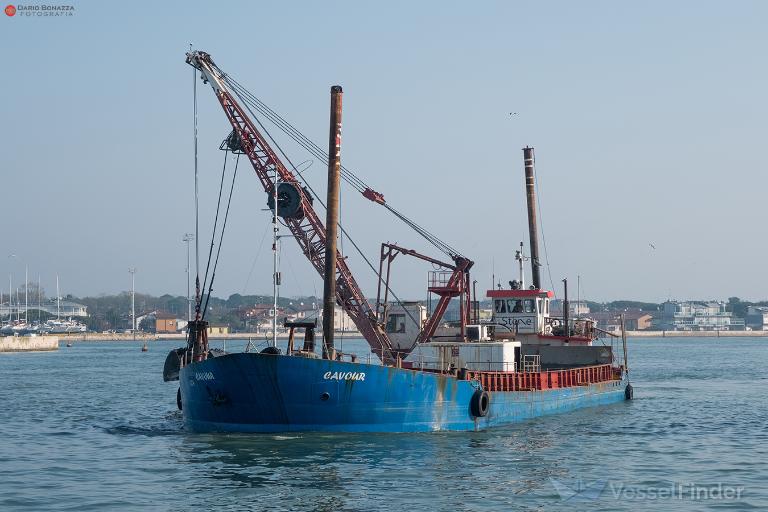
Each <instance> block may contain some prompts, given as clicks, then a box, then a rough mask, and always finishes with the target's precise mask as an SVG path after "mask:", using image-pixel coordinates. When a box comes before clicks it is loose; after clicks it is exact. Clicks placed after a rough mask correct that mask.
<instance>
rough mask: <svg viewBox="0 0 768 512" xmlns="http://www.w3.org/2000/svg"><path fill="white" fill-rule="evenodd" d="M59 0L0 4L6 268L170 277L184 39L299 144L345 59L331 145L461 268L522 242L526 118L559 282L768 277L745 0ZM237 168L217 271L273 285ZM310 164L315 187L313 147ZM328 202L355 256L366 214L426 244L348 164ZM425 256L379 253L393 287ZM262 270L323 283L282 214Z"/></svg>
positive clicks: (159, 285) (168, 282) (122, 279)
mask: <svg viewBox="0 0 768 512" xmlns="http://www.w3.org/2000/svg"><path fill="white" fill-rule="evenodd" d="M25 5H26V4H25ZM73 5H74V6H75V14H74V16H72V17H64V18H41V17H24V16H21V15H19V14H17V15H16V16H14V17H12V18H10V17H7V16H5V15H2V19H0V42H2V49H3V77H2V80H0V88H1V89H0V90H1V91H2V94H0V97H2V98H3V99H2V101H0V144H2V147H1V149H2V150H1V151H0V178H1V181H0V191H1V193H0V211H1V212H3V213H2V215H0V221H1V222H2V225H3V228H2V230H1V231H0V232H2V236H0V255H1V256H2V259H0V276H5V277H4V279H5V283H6V284H5V287H6V288H7V276H8V274H9V273H12V274H13V276H14V282H15V283H18V282H19V281H20V280H22V279H23V272H24V264H27V265H28V266H29V269H30V279H31V280H37V275H38V274H40V275H41V277H42V283H43V286H44V287H45V288H46V289H47V290H48V291H49V294H50V295H53V293H52V291H53V290H54V289H55V275H56V273H58V274H59V275H60V276H61V283H62V291H63V292H64V293H72V294H75V295H86V294H100V293H115V292H119V291H121V290H126V289H129V288H130V276H129V274H128V271H127V270H128V268H129V267H131V266H135V267H137V268H138V273H137V274H136V287H137V290H138V291H142V292H148V293H153V294H160V293H173V294H183V293H185V291H186V285H185V265H186V250H185V245H184V243H183V242H182V236H183V234H184V233H185V232H187V231H191V230H193V229H194V209H193V202H192V197H193V196H192V192H193V181H192V177H193V174H192V161H193V160H192V85H191V83H192V69H191V68H190V67H189V66H187V65H186V64H185V62H184V53H185V51H186V49H187V46H188V43H190V42H192V43H194V45H195V47H196V48H198V49H202V50H205V51H208V52H209V53H211V55H212V56H213V59H214V60H215V62H216V63H217V64H218V65H219V66H220V67H221V68H222V69H223V70H224V71H226V72H227V73H230V74H231V75H232V76H233V77H235V78H236V79H237V80H238V81H239V82H241V83H243V84H245V85H246V86H247V87H248V88H249V89H250V90H251V92H253V93H254V94H256V95H257V96H258V97H259V98H261V99H262V100H263V101H265V102H266V103H267V104H269V105H270V106H271V107H272V108H273V109H275V110H277V111H278V112H280V113H281V114H282V115H283V116H284V117H286V118H287V119H289V120H290V121H291V122H292V123H293V124H294V125H296V126H297V127H299V128H300V129H301V130H302V131H303V132H304V133H305V134H307V135H308V136H309V137H310V138H312V139H313V140H314V141H316V142H317V143H318V144H320V145H321V146H325V145H326V142H325V141H326V140H327V130H328V104H329V87H330V86H331V85H333V84H341V85H342V86H343V87H344V91H345V96H344V140H343V147H342V161H343V163H344V164H345V165H346V166H347V167H349V168H351V169H354V170H355V171H356V173H357V174H358V175H359V176H360V177H361V178H363V179H364V180H365V181H366V182H368V183H369V184H371V185H372V186H373V187H374V188H376V189H377V190H379V191H380V192H382V193H383V194H384V195H385V197H386V198H387V200H388V202H390V203H391V204H392V205H393V206H395V207H396V208H398V209H400V210H401V211H403V212H405V213H407V214H409V215H410V216H411V217H412V218H414V219H415V220H417V221H418V222H419V223H421V224H422V225H424V226H427V227H428V228H430V229H431V230H432V231H433V232H435V233H436V234H438V235H439V236H440V237H441V238H442V239H444V240H445V241H447V242H448V243H450V244H451V245H453V246H454V247H456V248H458V249H459V250H461V251H462V252H463V253H464V254H466V255H467V256H469V257H470V258H472V259H473V260H474V261H475V262H476V264H475V267H474V276H475V277H474V278H475V279H477V280H478V288H479V289H481V290H485V289H486V288H487V287H488V286H489V285H490V278H491V273H492V271H493V269H494V267H495V272H496V274H497V276H499V277H500V278H501V279H502V282H505V283H506V281H508V280H509V279H512V278H514V277H515V275H516V267H515V262H514V261H513V259H512V256H513V254H514V250H515V248H516V246H517V245H518V243H519V242H520V241H521V240H525V241H526V245H527V231H526V217H525V195H524V188H523V185H524V180H523V162H522V152H521V148H522V147H523V146H525V145H527V144H529V145H531V146H534V147H535V148H536V155H537V172H538V181H539V185H540V200H541V203H540V208H541V211H542V217H543V228H544V234H545V235H546V246H547V249H548V259H549V263H550V267H549V269H547V268H544V269H543V272H542V275H543V277H544V282H545V284H549V282H550V279H549V272H551V276H552V280H553V281H554V282H555V285H556V288H557V290H558V292H559V291H560V290H559V288H560V286H561V285H560V280H561V279H562V278H563V277H569V278H570V283H571V289H572V290H574V289H575V283H576V280H577V275H580V276H581V282H582V289H581V292H582V293H581V294H582V297H584V296H586V297H589V298H592V299H595V300H612V299H619V298H636V299H640V300H652V301H660V300H665V299H667V298H679V299H684V298H727V297H728V296H731V295H737V296H740V297H742V298H746V299H764V298H766V297H768V286H767V285H768V279H767V277H766V270H765V255H766V253H767V252H768V238H767V237H766V230H765V223H766V221H765V216H764V211H765V207H764V198H765V197H766V191H767V190H768V177H767V176H766V170H768V169H767V167H768V166H767V165H766V163H768V156H767V154H766V151H765V136H766V119H768V101H767V100H766V91H768V67H766V64H765V56H766V54H767V52H768V32H767V31H766V29H765V27H766V21H768V4H767V3H765V2H760V1H753V2H750V1H736V2H722V1H721V2H702V1H691V2H682V1H681V2H608V1H606V2H588V1H585V2H512V1H505V2H482V1H481V2H445V1H440V2H392V1H389V2H376V3H374V2H354V1H349V2H330V1H324V2H310V1H307V2H247V3H246V2H243V3H235V2H204V3H203V2H183V3H182V2H176V3H173V2H140V1H134V2H82V1H77V0H76V1H74V2H73ZM198 92H199V105H200V139H199V140H200V172H201V176H202V178H201V190H202V201H203V202H204V205H203V208H202V210H201V216H202V219H204V222H203V225H202V228H203V229H202V231H201V235H202V236H201V238H203V240H204V241H203V243H202V244H201V245H202V246H203V247H205V246H206V245H207V243H208V240H209V236H210V226H211V223H212V220H213V213H212V212H213V207H214V201H215V199H216V193H217V190H218V180H219V178H220V173H221V166H222V159H223V155H222V153H221V152H220V151H219V150H218V146H219V144H220V142H221V140H222V139H223V138H224V137H225V136H226V135H227V133H228V132H229V126H228V123H227V122H226V119H225V117H224V114H223V112H222V111H221V109H220V107H219V105H218V103H217V102H216V100H215V98H214V95H213V93H212V91H211V89H210V87H208V86H205V87H200V88H199V89H198ZM510 112H516V113H517V115H512V116H511V115H510ZM273 132H274V133H277V132H276V131H274V130H273ZM280 140H281V141H282V140H284V139H280ZM285 148H286V149H287V150H289V152H290V156H291V158H292V159H293V160H294V161H295V162H296V161H302V160H305V159H306V158H308V156H307V155H306V154H305V153H303V152H302V151H300V150H298V149H297V148H296V147H295V146H292V145H290V144H288V143H287V142H285ZM240 170H241V171H242V172H241V173H240V175H239V177H238V181H237V185H236V191H235V194H234V198H233V206H232V211H231V214H230V216H231V217H230V224H229V228H228V231H227V235H226V238H225V243H224V248H223V250H222V256H221V263H220V267H219V273H218V276H217V283H216V286H215V289H214V294H215V295H218V296H227V295H229V294H230V293H264V294H266V293H271V284H270V279H271V277H270V272H271V253H270V243H269V239H268V238H267V239H265V235H267V236H268V234H267V229H268V222H269V216H268V214H267V213H266V212H265V211H264V208H265V199H266V198H265V194H264V192H263V191H262V190H261V187H260V185H259V183H258V181H257V179H256V177H255V175H254V173H253V171H252V170H251V169H250V167H248V166H247V165H242V166H241V168H240ZM307 176H308V178H309V180H310V182H311V183H312V185H313V186H315V187H316V188H317V189H318V190H319V191H321V193H323V194H324V193H325V192H324V191H325V186H324V184H325V169H324V167H323V165H322V164H320V163H318V162H316V163H315V164H314V165H313V166H312V167H311V168H310V170H309V171H308V172H307ZM324 215H325V214H324V212H322V213H321V216H322V217H323V218H324ZM342 222H343V223H344V224H345V225H346V227H347V229H348V230H349V231H350V232H351V234H352V235H353V237H355V239H356V240H357V241H358V243H359V244H361V246H362V247H363V248H364V249H365V251H366V252H367V254H368V255H369V256H370V257H372V258H373V259H374V261H377V258H378V250H379V249H378V248H379V243H380V242H381V241H385V240H389V241H393V242H395V241H396V242H398V243H400V244H401V245H405V246H406V247H411V248H414V249H418V250H422V251H424V252H426V253H428V254H431V255H433V256H440V254H439V253H437V252H436V251H434V250H432V249H431V248H430V246H428V245H427V244H426V243H424V242H423V241H422V240H421V239H420V238H419V237H418V236H416V235H414V234H413V233H411V232H409V231H408V228H406V227H405V226H404V225H403V224H401V223H400V222H399V221H397V220H396V219H393V218H392V217H390V216H389V215H388V214H387V213H386V211H385V210H384V209H383V208H381V207H379V206H376V205H374V204H373V203H370V202H369V201H367V200H366V199H364V198H362V197H360V196H359V194H357V193H355V192H353V191H352V190H351V189H349V188H345V189H344V190H343V193H342ZM283 234H287V231H286V230H283ZM650 244H653V245H654V246H655V249H653V248H652V247H651V245H650ZM344 247H345V249H348V250H347V251H346V252H347V253H348V254H349V255H350V265H351V266H352V268H353V271H355V273H356V275H357V276H358V278H359V281H360V283H361V285H362V287H363V289H364V291H365V292H366V294H367V295H369V296H372V295H374V294H375V278H374V276H373V274H372V273H371V272H370V271H368V270H367V269H366V268H365V267H364V266H363V265H362V264H361V260H360V258H359V257H357V256H356V255H355V254H353V253H352V252H351V251H350V250H349V249H351V246H350V245H349V243H345V245H344ZM11 253H14V254H17V255H18V258H9V257H7V255H9V254H11ZM251 269H253V271H252V272H251ZM428 270H430V267H429V266H428V265H423V264H421V263H417V262H415V261H409V260H408V259H406V258H405V257H400V258H398V260H396V262H395V267H394V272H395V277H394V285H395V288H396V290H397V291H398V292H399V294H400V295H401V296H402V297H403V298H406V297H407V298H414V299H420V298H424V297H425V285H426V274H427V271H428ZM548 270H549V272H548ZM282 271H283V273H284V286H283V289H282V293H283V294H285V295H299V294H302V295H308V294H314V293H317V294H320V293H322V283H321V281H320V279H319V278H318V277H317V276H316V275H315V273H314V271H313V270H312V269H311V268H310V265H309V263H308V262H307V261H306V260H305V259H304V257H303V256H302V255H301V254H300V252H299V250H298V246H297V245H296V243H295V242H294V241H293V240H287V239H286V240H285V241H284V251H283V262H282ZM0 283H2V281H0ZM574 293H575V292H574Z"/></svg>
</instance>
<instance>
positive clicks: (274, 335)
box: [272, 167, 280, 347]
mask: <svg viewBox="0 0 768 512" xmlns="http://www.w3.org/2000/svg"><path fill="white" fill-rule="evenodd" d="M274 196H275V197H274V201H275V207H274V210H273V211H272V298H273V304H272V346H273V347H276V346H277V286H278V285H279V284H280V273H279V272H278V271H277V239H278V236H277V231H278V229H279V228H278V225H277V208H278V205H277V167H275V190H274Z"/></svg>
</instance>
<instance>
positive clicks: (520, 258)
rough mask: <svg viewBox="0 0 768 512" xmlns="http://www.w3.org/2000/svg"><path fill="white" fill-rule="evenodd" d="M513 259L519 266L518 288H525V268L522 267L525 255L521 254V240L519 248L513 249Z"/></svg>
mask: <svg viewBox="0 0 768 512" xmlns="http://www.w3.org/2000/svg"><path fill="white" fill-rule="evenodd" d="M515 259H516V260H517V263H518V266H519V267H520V288H519V289H520V290H525V270H524V269H523V261H524V260H525V256H524V255H523V242H520V250H519V251H515Z"/></svg>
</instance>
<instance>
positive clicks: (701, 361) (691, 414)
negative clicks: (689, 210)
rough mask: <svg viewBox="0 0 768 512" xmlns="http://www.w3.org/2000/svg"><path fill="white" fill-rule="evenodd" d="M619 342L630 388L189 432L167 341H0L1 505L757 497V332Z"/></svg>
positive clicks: (707, 504) (580, 504) (453, 504)
mask: <svg viewBox="0 0 768 512" xmlns="http://www.w3.org/2000/svg"><path fill="white" fill-rule="evenodd" d="M630 341H631V345H630V349H631V367H632V380H633V384H634V386H635V400H634V401H632V402H627V403H620V404H616V405H612V406H608V407H603V408H599V409H590V410H583V411H579V412H575V413H571V414H565V415H560V416H552V417H548V418H542V419H538V420H534V421H530V422H526V423H522V424H517V425H512V426H508V427H504V428H498V429H493V430H489V431H485V432H475V433H438V434H378V435H319V434H301V435H200V434H193V433H189V432H185V431H184V428H183V426H182V423H181V415H180V413H179V412H178V411H177V410H176V404H175V395H176V388H177V384H176V383H163V382H162V378H161V369H162V364H163V360H164V358H165V355H166V353H167V351H168V350H169V349H170V348H172V347H175V346H176V345H178V342H155V343H153V344H152V345H151V347H150V351H149V352H148V353H141V352H140V351H139V345H138V344H134V343H132V342H119V343H106V342H88V343H76V344H75V346H74V347H72V348H65V347H62V348H61V350H59V351H58V352H56V353H25V354H0V384H1V385H2V391H1V393H2V394H1V395H0V396H2V399H1V400H2V402H0V403H1V407H0V510H4V511H5V510H78V511H81V510H99V511H102V510H192V509H196V510H318V511H334V512H335V511H342V510H398V511H405V510H407V509H416V508H417V507H418V508H419V509H421V510H452V511H453V510H458V511H463V510H468V511H469V510H472V511H474V510H478V511H480V510H573V509H575V510H601V511H602V510H604V511H613V510H709V509H712V510H720V509H724V510H768V427H767V425H768V400H766V398H765V396H766V393H767V392H768V379H767V378H766V377H767V376H768V375H767V374H766V368H765V365H766V362H767V361H768V357H766V356H768V340H767V341H764V340H762V339H710V338H706V339H669V338H668V339H651V340H647V339H646V340H630ZM352 345H354V343H350V342H347V347H346V349H347V350H348V349H349V347H350V346H352ZM358 346H359V347H360V348H361V351H362V345H361V344H360V343H359V342H358ZM230 347H231V344H230ZM718 489H719V490H718ZM558 490H559V491H558Z"/></svg>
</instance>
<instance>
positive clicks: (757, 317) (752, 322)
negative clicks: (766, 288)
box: [744, 306, 768, 331]
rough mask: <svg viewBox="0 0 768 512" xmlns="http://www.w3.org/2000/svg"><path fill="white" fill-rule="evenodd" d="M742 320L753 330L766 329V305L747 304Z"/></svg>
mask: <svg viewBox="0 0 768 512" xmlns="http://www.w3.org/2000/svg"><path fill="white" fill-rule="evenodd" d="M744 320H745V323H746V325H747V327H749V328H750V329H752V330H753V331H768V307H765V306H749V307H748V308H747V317H746V318H745V319H744Z"/></svg>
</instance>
